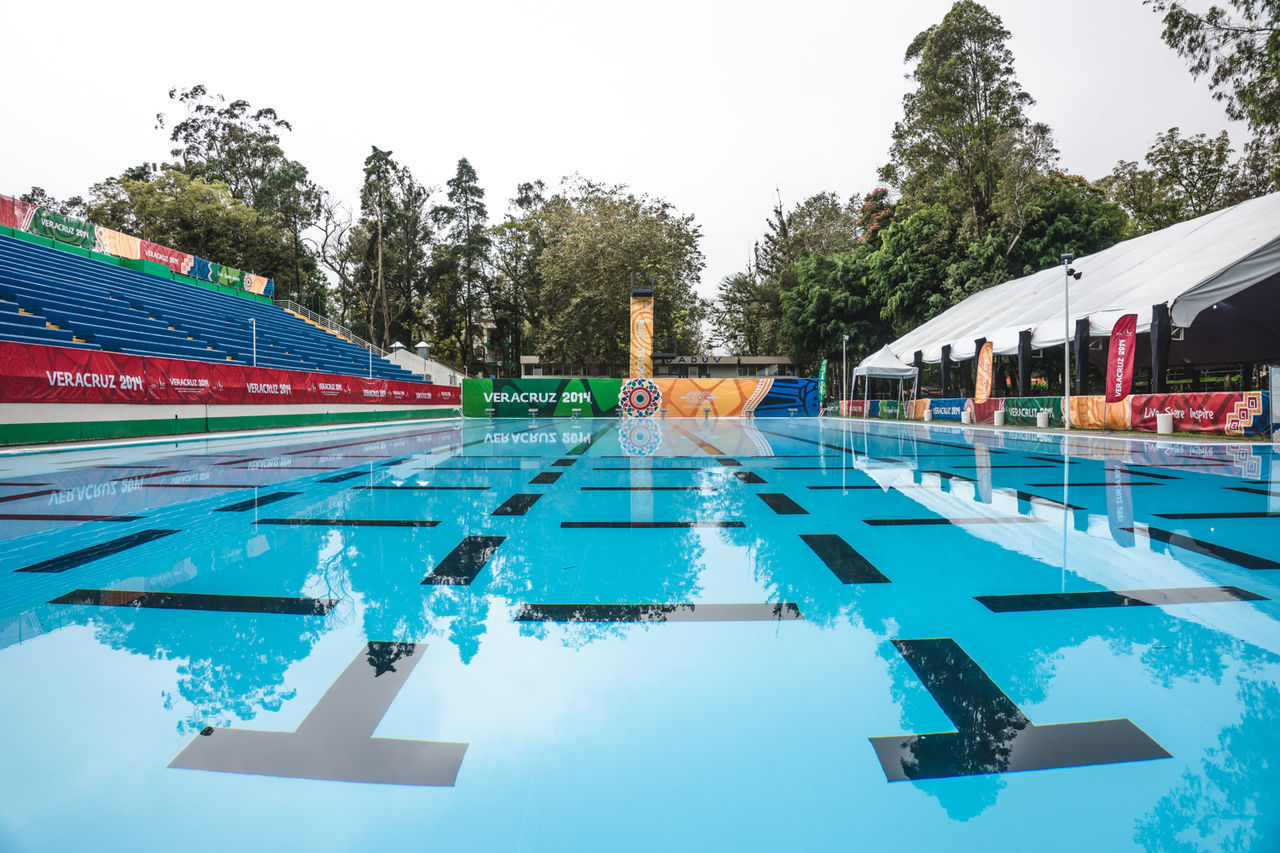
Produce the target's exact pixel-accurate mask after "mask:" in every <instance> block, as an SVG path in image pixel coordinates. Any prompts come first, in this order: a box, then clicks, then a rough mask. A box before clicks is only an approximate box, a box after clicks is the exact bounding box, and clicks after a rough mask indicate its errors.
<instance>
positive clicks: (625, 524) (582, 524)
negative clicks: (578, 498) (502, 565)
mask: <svg viewBox="0 0 1280 853" xmlns="http://www.w3.org/2000/svg"><path fill="white" fill-rule="evenodd" d="M560 526H561V527H562V528H566V529H592V528H599V529H602V530H671V529H677V528H687V527H746V526H747V525H745V524H743V523H742V522H741V521H562V522H560Z"/></svg>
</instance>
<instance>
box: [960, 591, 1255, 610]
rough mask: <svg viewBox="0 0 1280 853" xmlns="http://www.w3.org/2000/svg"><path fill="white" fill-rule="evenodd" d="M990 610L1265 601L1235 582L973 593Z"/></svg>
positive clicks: (1072, 608)
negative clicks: (1149, 587) (1143, 587)
mask: <svg viewBox="0 0 1280 853" xmlns="http://www.w3.org/2000/svg"><path fill="white" fill-rule="evenodd" d="M973 598H974V600H975V601H977V602H978V603H979V604H981V605H982V606H983V607H986V608H987V609H988V610H990V611H991V612H992V613H1025V612H1031V611H1041V610H1082V609H1088V608H1098V607H1162V606H1164V605H1166V604H1211V603H1216V602H1229V601H1267V600H1268V599H1267V597H1266V596H1265V595H1258V594H1257V593H1256V592H1249V591H1248V590H1245V589H1241V588H1240V587H1238V586H1192V587H1173V588H1168V589H1115V590H1112V589H1101V590H1090V591H1087V592H1044V593H1027V594H1022V595H975V596H974V597H973Z"/></svg>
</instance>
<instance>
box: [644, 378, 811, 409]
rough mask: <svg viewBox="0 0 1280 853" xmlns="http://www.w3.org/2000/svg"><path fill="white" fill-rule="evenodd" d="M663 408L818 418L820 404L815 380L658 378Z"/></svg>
mask: <svg viewBox="0 0 1280 853" xmlns="http://www.w3.org/2000/svg"><path fill="white" fill-rule="evenodd" d="M656 381H657V384H658V389H659V391H661V393H662V408H664V409H666V410H667V417H671V418H700V417H702V416H703V410H704V409H706V410H708V411H707V415H708V416H710V417H713V418H736V417H742V416H744V415H754V416H758V417H787V416H788V415H791V414H792V411H791V410H792V409H794V410H795V412H794V414H796V415H797V416H800V417H816V416H817V414H818V409H819V407H820V405H821V402H822V401H821V397H820V391H819V389H818V381H817V380H816V379H800V378H798V377H794V376H776V377H772V378H769V379H658V380H656Z"/></svg>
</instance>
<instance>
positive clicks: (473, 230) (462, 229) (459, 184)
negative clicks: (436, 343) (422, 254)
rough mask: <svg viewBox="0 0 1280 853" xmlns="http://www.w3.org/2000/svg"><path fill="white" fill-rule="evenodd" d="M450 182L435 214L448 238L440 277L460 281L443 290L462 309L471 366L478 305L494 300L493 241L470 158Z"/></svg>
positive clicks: (467, 363)
mask: <svg viewBox="0 0 1280 853" xmlns="http://www.w3.org/2000/svg"><path fill="white" fill-rule="evenodd" d="M447 186H448V192H447V198H448V201H449V203H448V204H444V205H439V206H437V207H436V208H435V209H434V210H433V211H432V214H431V215H432V219H433V220H434V222H435V224H436V225H437V227H439V228H440V229H441V230H442V232H443V234H444V236H445V238H446V240H445V242H444V243H443V244H441V246H440V247H439V252H438V254H437V264H438V265H439V266H438V270H439V272H440V274H441V276H440V280H441V281H445V282H448V281H450V280H452V281H454V282H455V283H456V287H453V288H447V287H446V288H444V289H442V290H441V294H442V295H443V294H448V295H447V297H446V299H447V301H450V302H455V303H456V306H457V307H459V308H460V309H461V323H462V347H461V350H462V352H461V355H462V359H463V366H464V367H468V368H469V367H470V366H471V365H472V364H473V363H475V362H476V360H477V359H476V355H475V352H474V348H473V345H472V329H473V324H474V321H475V320H476V319H478V316H477V313H478V309H479V307H480V305H481V304H489V305H491V304H492V302H493V294H492V292H491V291H490V290H489V283H490V279H489V277H488V276H487V275H486V265H487V263H488V256H489V247H490V242H491V240H490V237H489V233H488V231H487V227H488V221H487V220H488V211H487V210H486V208H485V204H484V188H483V187H481V186H480V182H479V179H478V177H477V176H476V170H475V168H474V167H472V165H471V163H470V162H469V161H468V160H467V158H465V157H463V158H462V159H460V160H459V161H458V167H457V170H456V171H455V172H454V176H453V177H452V178H450V179H449V181H448V184H447ZM454 291H456V292H454ZM482 297H483V298H484V299H483V302H482Z"/></svg>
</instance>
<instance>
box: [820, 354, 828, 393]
mask: <svg viewBox="0 0 1280 853" xmlns="http://www.w3.org/2000/svg"><path fill="white" fill-rule="evenodd" d="M818 399H819V401H825V400H826V399H827V360H826V359H825V358H824V359H823V360H822V365H821V366H820V367H819V368H818Z"/></svg>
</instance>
